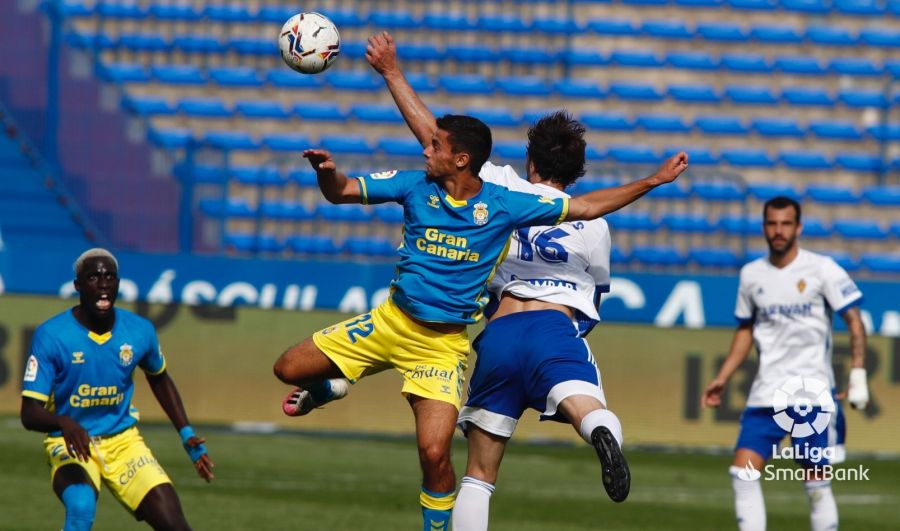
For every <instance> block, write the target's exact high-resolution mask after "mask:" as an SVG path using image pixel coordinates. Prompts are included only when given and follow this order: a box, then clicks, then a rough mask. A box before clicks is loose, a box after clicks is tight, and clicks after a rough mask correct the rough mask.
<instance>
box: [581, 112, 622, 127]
mask: <svg viewBox="0 0 900 531" xmlns="http://www.w3.org/2000/svg"><path fill="white" fill-rule="evenodd" d="M580 120H581V122H582V123H584V125H586V126H587V127H589V128H591V129H596V130H600V131H633V130H634V127H635V126H634V122H633V121H632V120H631V119H630V118H629V117H628V115H626V114H625V113H623V112H619V111H597V112H591V113H586V114H582V115H581V117H580Z"/></svg>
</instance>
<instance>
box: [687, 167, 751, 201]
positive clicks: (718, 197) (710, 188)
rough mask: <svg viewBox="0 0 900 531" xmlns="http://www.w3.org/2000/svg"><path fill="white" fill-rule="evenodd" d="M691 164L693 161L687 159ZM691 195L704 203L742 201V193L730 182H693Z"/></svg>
mask: <svg viewBox="0 0 900 531" xmlns="http://www.w3.org/2000/svg"><path fill="white" fill-rule="evenodd" d="M688 160H689V161H690V163H691V164H693V160H691V159H688ZM691 194H693V195H696V196H697V197H699V198H700V199H703V200H704V201H743V200H744V192H743V191H742V190H741V188H740V187H739V186H738V185H737V183H734V182H731V181H724V182H695V183H693V185H691Z"/></svg>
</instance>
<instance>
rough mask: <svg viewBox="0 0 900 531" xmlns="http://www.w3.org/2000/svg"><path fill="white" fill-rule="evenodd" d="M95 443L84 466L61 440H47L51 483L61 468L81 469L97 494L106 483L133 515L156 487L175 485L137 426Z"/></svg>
mask: <svg viewBox="0 0 900 531" xmlns="http://www.w3.org/2000/svg"><path fill="white" fill-rule="evenodd" d="M93 441H94V443H93V444H92V445H91V458H90V460H88V462H87V463H85V462H83V461H79V460H78V459H75V458H74V457H71V456H70V455H69V452H68V451H67V450H66V442H65V440H64V439H63V438H62V437H47V438H46V439H44V452H45V453H46V454H47V462H48V464H49V465H50V481H51V482H52V481H53V476H54V475H56V471H57V470H59V468H60V467H63V466H66V465H73V464H74V465H78V466H80V467H81V468H83V469H85V471H86V472H87V474H88V476H89V477H90V478H91V483H93V484H94V488H96V489H97V491H99V490H100V481H101V480H103V483H105V484H106V486H107V487H108V488H109V490H110V491H111V492H112V494H113V496H114V497H115V498H116V499H117V500H118V501H119V503H121V504H122V505H124V506H125V508H126V509H128V510H129V511H131V512H134V511H135V510H137V508H138V505H140V504H141V501H142V500H143V499H144V496H146V495H147V493H148V492H150V490H151V489H153V487H156V486H157V485H162V484H164V483H172V480H170V479H169V476H168V475H166V472H165V470H163V469H162V467H161V466H159V463H157V462H156V458H155V457H153V453H151V452H150V448H147V445H146V444H144V438H143V437H141V434H140V433H138V430H137V428H135V427H134V426H132V427H131V428H128V429H127V430H125V431H123V432H121V433H117V434H115V435H110V436H109V437H95V438H94V439H93Z"/></svg>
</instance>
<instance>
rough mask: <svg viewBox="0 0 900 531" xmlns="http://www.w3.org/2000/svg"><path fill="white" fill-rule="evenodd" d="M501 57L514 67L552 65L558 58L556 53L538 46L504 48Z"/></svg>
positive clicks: (501, 50)
mask: <svg viewBox="0 0 900 531" xmlns="http://www.w3.org/2000/svg"><path fill="white" fill-rule="evenodd" d="M500 55H501V56H502V57H503V58H504V59H506V60H507V61H509V62H510V63H511V64H514V65H528V66H532V65H552V64H555V63H556V61H557V59H558V56H557V53H556V51H554V50H550V49H548V48H546V47H543V46H541V47H538V46H521V45H516V46H504V47H502V48H501V49H500Z"/></svg>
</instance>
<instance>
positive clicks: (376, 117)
mask: <svg viewBox="0 0 900 531" xmlns="http://www.w3.org/2000/svg"><path fill="white" fill-rule="evenodd" d="M349 110H350V112H349V114H350V116H352V117H353V118H356V119H357V120H359V121H360V122H380V123H389V124H402V123H403V115H402V114H400V111H399V110H397V106H396V105H393V104H383V105H378V104H372V103H356V104H354V105H351V106H350V109H349Z"/></svg>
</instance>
